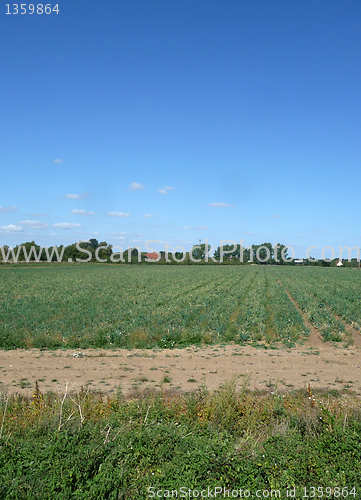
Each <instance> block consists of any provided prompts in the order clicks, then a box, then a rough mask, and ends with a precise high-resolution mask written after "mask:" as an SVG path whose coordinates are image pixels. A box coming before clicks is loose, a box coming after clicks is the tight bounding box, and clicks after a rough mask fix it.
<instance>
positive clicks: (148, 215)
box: [143, 214, 159, 219]
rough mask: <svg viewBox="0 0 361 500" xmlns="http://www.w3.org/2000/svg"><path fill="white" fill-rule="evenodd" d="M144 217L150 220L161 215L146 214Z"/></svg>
mask: <svg viewBox="0 0 361 500" xmlns="http://www.w3.org/2000/svg"><path fill="white" fill-rule="evenodd" d="M143 217H145V218H146V219H150V218H151V217H159V215H156V214H154V215H153V214H144V215H143Z"/></svg>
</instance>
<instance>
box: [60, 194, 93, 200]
mask: <svg viewBox="0 0 361 500" xmlns="http://www.w3.org/2000/svg"><path fill="white" fill-rule="evenodd" d="M87 196H90V195H89V194H88V193H82V194H66V195H65V198H69V199H70V200H83V199H84V198H87Z"/></svg>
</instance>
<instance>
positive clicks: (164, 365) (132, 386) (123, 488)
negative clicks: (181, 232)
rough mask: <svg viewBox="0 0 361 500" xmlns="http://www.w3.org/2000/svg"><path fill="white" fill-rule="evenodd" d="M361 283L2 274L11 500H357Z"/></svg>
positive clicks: (280, 275) (190, 274)
mask: <svg viewBox="0 0 361 500" xmlns="http://www.w3.org/2000/svg"><path fill="white" fill-rule="evenodd" d="M360 276H361V273H360V272H359V271H353V270H352V269H351V270H344V269H343V270H340V269H332V268H331V269H322V268H288V267H285V268H281V267H266V266H265V267H263V266H262V267H261V266H223V267H222V266H217V267H215V266H189V267H185V266H183V267H179V268H178V267H174V266H172V267H165V266H154V267H152V266H102V265H100V266H97V265H88V266H79V267H75V266H69V267H65V266H49V267H48V266H39V267H35V266H34V267H20V266H19V267H15V266H13V267H8V268H0V278H1V279H0V304H1V305H0V308H1V310H0V339H1V348H2V350H1V351H0V374H1V375H0V382H1V386H0V391H1V393H2V394H1V397H0V474H1V477H2V481H1V484H0V497H1V498H4V499H10V498H18V499H23V498H24V499H25V498H39V499H42V498H44V499H50V498H51V499H53V498H59V499H68V498H69V499H71V498H79V499H81V498H84V499H99V500H100V499H104V498H109V499H119V498H124V499H128V498H129V499H133V498H134V499H142V498H152V496H151V495H150V493H151V492H152V491H161V492H162V493H161V494H162V495H163V497H164V498H166V497H169V496H170V494H168V493H167V492H168V491H170V492H171V491H173V490H178V494H180V492H181V490H180V488H184V487H185V486H186V487H187V491H188V490H189V491H191V493H190V494H189V495H188V498H191V496H190V495H193V494H194V496H197V495H198V496H199V494H198V493H199V491H201V490H204V489H208V488H210V489H211V492H213V493H214V488H226V490H227V489H229V490H230V491H231V492H232V491H234V492H236V490H238V492H239V489H241V488H243V489H246V490H247V492H250V495H252V496H254V495H255V494H256V491H261V492H265V494H266V496H267V495H270V491H271V490H273V491H275V490H276V491H278V490H279V491H280V498H286V497H287V491H289V490H292V491H293V492H294V495H293V498H305V495H308V496H311V495H312V490H311V488H315V487H316V488H318V490H317V491H318V492H320V491H322V493H323V496H325V497H327V498H335V497H337V498H339V497H341V496H343V497H345V496H350V497H352V498H359V494H360V493H359V492H360V487H361V484H360V480H359V478H360V474H361V462H360V459H359V449H360V437H359V436H360V429H361V427H360V425H361V424H360V422H361V417H360V396H361V368H360V365H361V363H360V347H361V342H360V325H361V321H360V312H359V309H360V308H359V297H360V291H361V290H360V281H359V280H360ZM150 487H151V488H152V489H151V490H149V488H150ZM305 488H306V490H305ZM218 491H219V490H218ZM237 495H238V493H237ZM238 497H240V495H238Z"/></svg>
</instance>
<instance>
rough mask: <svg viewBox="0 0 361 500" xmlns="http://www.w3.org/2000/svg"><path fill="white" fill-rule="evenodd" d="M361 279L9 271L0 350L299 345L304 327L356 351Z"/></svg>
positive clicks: (148, 270)
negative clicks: (354, 336) (353, 345)
mask: <svg viewBox="0 0 361 500" xmlns="http://www.w3.org/2000/svg"><path fill="white" fill-rule="evenodd" d="M360 278H361V273H360V272H359V271H358V270H353V269H336V268H316V267H302V268H296V267H288V266H285V267H284V266H221V265H220V266H179V267H177V266H157V265H154V266H152V265H148V266H141V265H138V266H137V265H134V266H133V265H128V266H127V265H124V266H112V265H78V266H75V265H74V266H62V265H43V266H38V267H37V266H28V267H27V266H25V267H20V266H11V267H10V266H9V267H5V266H3V267H1V268H0V348H3V349H12V348H24V347H25V348H26V347H37V348H58V347H73V348H85V347H106V346H114V347H142V348H147V347H155V346H158V347H174V346H176V345H177V346H182V345H190V344H199V343H211V342H219V341H222V342H225V341H226V342H227V341H234V342H238V343H245V342H253V343H254V342H260V341H265V342H268V343H272V342H284V343H285V344H287V345H292V344H294V343H295V342H298V341H303V340H304V339H305V338H307V336H308V334H309V331H308V328H307V327H306V326H305V320H307V321H308V322H309V323H310V324H311V325H314V326H316V327H317V328H318V331H319V332H320V334H321V335H322V336H323V338H324V340H325V341H327V340H332V341H341V340H345V341H347V342H349V343H352V341H353V339H352V336H350V333H349V332H346V330H345V326H346V325H347V324H352V326H353V328H354V329H360V327H361V308H360V296H361V279H360ZM291 298H292V300H291ZM307 321H306V322H307Z"/></svg>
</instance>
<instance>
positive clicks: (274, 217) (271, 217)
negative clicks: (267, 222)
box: [266, 215, 280, 219]
mask: <svg viewBox="0 0 361 500" xmlns="http://www.w3.org/2000/svg"><path fill="white" fill-rule="evenodd" d="M279 218H280V216H279V215H271V216H270V217H266V219H279Z"/></svg>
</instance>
